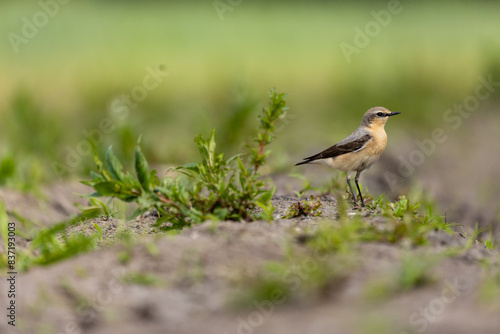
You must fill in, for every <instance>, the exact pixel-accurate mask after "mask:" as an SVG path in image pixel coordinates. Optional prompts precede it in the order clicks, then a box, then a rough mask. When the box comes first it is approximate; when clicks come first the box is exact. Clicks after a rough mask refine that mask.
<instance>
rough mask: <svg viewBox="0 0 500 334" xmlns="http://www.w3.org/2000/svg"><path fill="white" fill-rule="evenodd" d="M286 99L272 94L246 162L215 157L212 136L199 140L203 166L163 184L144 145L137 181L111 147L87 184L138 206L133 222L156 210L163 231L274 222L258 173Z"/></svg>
mask: <svg viewBox="0 0 500 334" xmlns="http://www.w3.org/2000/svg"><path fill="white" fill-rule="evenodd" d="M284 97H285V95H284V94H278V93H276V92H275V91H274V90H271V92H270V102H269V105H268V106H267V107H266V108H264V110H263V113H262V114H261V115H260V131H259V132H258V133H257V135H256V137H255V139H254V142H255V143H256V145H254V146H248V148H249V151H250V152H249V154H248V155H247V158H246V159H244V157H243V155H241V154H238V155H235V156H233V157H231V158H229V159H225V157H224V154H222V153H218V152H217V151H216V143H215V131H212V134H211V135H210V137H209V138H207V139H205V138H203V137H202V136H201V135H199V136H197V137H196V138H195V143H196V145H197V146H198V150H199V152H200V156H201V162H200V163H190V164H186V165H184V166H181V167H177V168H173V169H170V170H169V171H168V172H167V176H166V177H165V178H163V179H162V180H160V179H159V178H158V177H157V176H156V171H155V170H150V169H149V164H148V162H147V160H146V158H145V156H144V154H143V153H142V150H141V146H140V139H139V141H138V144H137V146H136V149H135V161H134V165H135V173H136V177H134V176H132V175H131V174H130V173H128V172H127V173H124V172H123V165H122V163H121V162H120V161H119V160H118V158H117V157H116V156H115V155H114V153H113V150H112V148H111V147H110V148H109V149H108V150H107V152H106V156H105V160H104V162H102V161H101V160H100V159H99V158H98V157H96V158H95V162H96V165H97V173H95V172H92V173H91V177H92V179H91V180H90V181H85V182H83V183H84V184H86V185H89V186H91V187H93V188H94V189H95V191H96V192H95V193H94V194H92V195H91V196H107V197H116V198H119V199H121V200H123V201H125V202H135V203H137V204H138V206H139V208H138V210H137V211H136V212H135V214H134V215H133V216H137V215H140V214H142V213H145V212H147V211H150V210H152V209H156V211H157V212H158V215H159V219H158V222H157V225H158V226H160V227H161V228H162V229H181V228H183V227H185V226H189V225H191V224H193V223H194V224H195V223H200V222H203V221H206V220H209V219H212V220H250V221H251V220H257V219H266V220H271V219H272V213H273V210H274V209H273V207H272V205H271V197H272V195H273V194H274V188H273V187H270V186H269V185H268V184H267V183H266V182H265V181H263V180H262V179H261V175H260V173H259V168H260V167H262V166H263V165H264V164H265V163H266V158H267V156H268V155H269V153H270V151H266V150H265V147H266V146H267V145H269V144H270V143H271V142H272V140H273V139H274V131H275V124H276V122H277V121H279V120H281V119H282V118H283V117H285V115H286V111H287V108H286V102H285V100H284ZM257 208H260V209H261V210H260V211H259V210H256V209H257ZM167 222H168V223H169V224H163V223H167Z"/></svg>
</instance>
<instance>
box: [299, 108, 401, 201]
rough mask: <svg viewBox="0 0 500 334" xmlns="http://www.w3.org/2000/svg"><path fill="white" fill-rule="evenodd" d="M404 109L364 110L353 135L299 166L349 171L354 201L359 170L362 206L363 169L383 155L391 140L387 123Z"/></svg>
mask: <svg viewBox="0 0 500 334" xmlns="http://www.w3.org/2000/svg"><path fill="white" fill-rule="evenodd" d="M399 114H401V112H398V111H397V112H392V111H390V110H389V109H387V108H384V107H373V108H371V109H368V111H367V112H366V113H365V114H364V116H363V119H362V121H361V125H360V126H359V127H358V128H357V129H356V130H354V132H353V133H351V134H350V135H349V136H347V137H346V138H344V139H343V140H342V141H340V142H338V143H337V144H335V145H333V146H331V147H329V148H327V149H326V150H324V151H321V152H319V153H317V154H315V155H311V156H310V157H307V158H304V159H303V160H304V161H301V162H299V163H297V164H295V166H299V165H304V164H308V163H316V164H322V165H325V166H328V167H332V168H335V169H338V170H341V171H344V172H347V184H348V185H349V189H350V190H351V194H352V197H353V198H354V204H355V205H358V201H357V198H356V195H355V194H354V191H353V190H352V186H351V176H350V175H351V172H356V177H355V178H354V181H355V182H356V187H357V188H358V194H359V197H360V199H361V207H365V202H364V200H363V195H362V194H361V190H360V189H359V183H358V180H359V176H360V175H361V172H363V171H365V170H367V169H368V168H370V167H371V166H372V165H373V164H374V163H375V162H376V161H377V160H378V159H379V158H380V156H381V155H382V153H383V152H384V150H385V146H386V144H387V134H386V132H385V123H387V120H388V119H389V117H392V116H395V115H399Z"/></svg>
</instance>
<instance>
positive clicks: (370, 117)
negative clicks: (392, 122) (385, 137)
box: [361, 107, 401, 128]
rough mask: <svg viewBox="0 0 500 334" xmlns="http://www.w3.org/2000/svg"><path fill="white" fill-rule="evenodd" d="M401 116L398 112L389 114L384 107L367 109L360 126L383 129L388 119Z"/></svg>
mask: <svg viewBox="0 0 500 334" xmlns="http://www.w3.org/2000/svg"><path fill="white" fill-rule="evenodd" d="M398 114H401V113H400V112H391V111H390V110H389V109H386V108H384V107H374V108H371V109H368V111H367V112H366V113H365V115H364V116H363V120H362V121H361V126H366V127H370V128H380V127H382V128H383V127H384V126H385V123H387V120H388V119H389V117H391V116H394V115H398Z"/></svg>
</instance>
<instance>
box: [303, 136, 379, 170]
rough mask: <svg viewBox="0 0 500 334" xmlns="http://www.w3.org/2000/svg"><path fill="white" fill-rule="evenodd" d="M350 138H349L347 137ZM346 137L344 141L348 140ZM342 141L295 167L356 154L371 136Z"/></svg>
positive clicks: (305, 159)
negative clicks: (347, 154) (319, 160)
mask: <svg viewBox="0 0 500 334" xmlns="http://www.w3.org/2000/svg"><path fill="white" fill-rule="evenodd" d="M349 137H350V136H349ZM349 137H347V138H346V139H349ZM346 139H344V140H342V141H341V142H340V143H338V144H335V145H333V146H332V147H329V148H327V149H326V150H324V151H322V152H320V153H318V154H315V155H312V156H310V157H307V158H304V161H302V162H299V163H298V164H296V166H297V165H302V164H306V163H308V162H311V161H314V160H318V159H327V158H334V157H337V156H339V155H342V154H346V153H352V152H357V151H360V150H362V149H363V147H364V146H365V145H366V143H368V142H369V141H370V140H372V136H371V135H369V134H364V135H362V136H360V137H358V138H356V139H352V140H351V139H349V140H346Z"/></svg>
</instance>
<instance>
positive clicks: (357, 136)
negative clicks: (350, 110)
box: [337, 126, 370, 145]
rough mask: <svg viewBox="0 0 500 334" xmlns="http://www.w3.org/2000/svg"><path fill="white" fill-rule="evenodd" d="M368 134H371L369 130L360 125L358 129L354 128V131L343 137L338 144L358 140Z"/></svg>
mask: <svg viewBox="0 0 500 334" xmlns="http://www.w3.org/2000/svg"><path fill="white" fill-rule="evenodd" d="M366 135H370V133H369V132H368V130H366V128H364V127H363V126H360V127H358V128H357V129H356V130H354V132H353V133H351V134H350V135H349V136H347V137H345V138H344V139H342V140H341V141H340V142H339V143H338V144H337V145H344V144H347V143H349V142H352V141H355V140H358V139H360V138H362V137H364V136H366Z"/></svg>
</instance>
